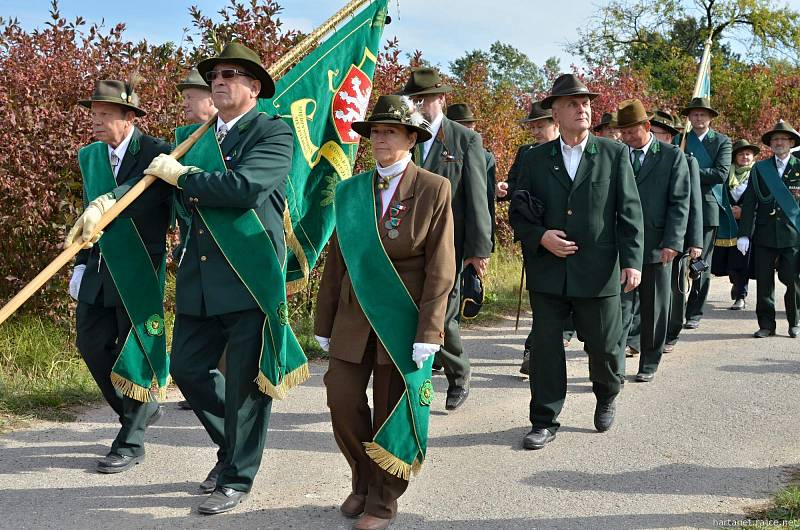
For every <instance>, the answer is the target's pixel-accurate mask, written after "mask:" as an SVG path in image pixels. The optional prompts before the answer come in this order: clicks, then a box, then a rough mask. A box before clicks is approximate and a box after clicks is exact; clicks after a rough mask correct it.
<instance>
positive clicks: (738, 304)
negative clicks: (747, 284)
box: [728, 298, 747, 311]
mask: <svg viewBox="0 0 800 530" xmlns="http://www.w3.org/2000/svg"><path fill="white" fill-rule="evenodd" d="M745 307H747V303H746V302H745V301H744V298H737V299H736V301H735V302H734V303H733V305H732V306H730V307H729V308H728V309H730V310H731V311H741V310H743V309H744V308H745Z"/></svg>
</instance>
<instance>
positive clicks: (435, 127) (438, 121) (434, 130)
mask: <svg viewBox="0 0 800 530" xmlns="http://www.w3.org/2000/svg"><path fill="white" fill-rule="evenodd" d="M442 118H444V114H439V115H438V116H437V117H435V118H434V119H433V122H432V123H431V134H432V136H431V139H430V140H427V141H425V142H424V143H423V144H422V161H423V162H424V161H425V159H426V158H428V153H429V152H430V150H431V147H433V142H435V141H436V135H437V134H439V128H440V127H441V126H442Z"/></svg>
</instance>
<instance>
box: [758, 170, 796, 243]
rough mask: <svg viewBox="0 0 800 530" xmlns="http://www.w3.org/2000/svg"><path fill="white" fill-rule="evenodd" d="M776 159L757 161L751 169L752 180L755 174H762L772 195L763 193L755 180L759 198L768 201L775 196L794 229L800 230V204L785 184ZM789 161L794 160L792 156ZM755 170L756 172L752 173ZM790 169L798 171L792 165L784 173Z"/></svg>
mask: <svg viewBox="0 0 800 530" xmlns="http://www.w3.org/2000/svg"><path fill="white" fill-rule="evenodd" d="M774 160H775V159H774V158H768V159H767V160H761V161H760V162H757V163H756V164H755V165H754V166H753V169H752V171H751V174H750V180H751V182H752V181H753V177H754V176H757V175H761V178H762V179H763V180H764V183H765V184H766V185H767V188H768V189H769V192H770V195H772V197H768V196H766V195H765V194H763V193H761V190H760V189H759V186H758V182H753V188H754V190H755V192H756V196H757V198H758V199H759V200H760V201H762V202H768V201H769V199H771V198H774V199H775V202H776V203H778V206H780V208H781V209H782V210H783V213H784V214H785V215H786V218H787V219H789V222H790V223H792V226H793V227H794V229H795V230H797V231H800V206H798V204H797V199H795V198H794V195H792V192H791V191H789V188H787V187H786V184H784V182H783V179H781V177H780V175H778V168H776V167H775V162H774ZM789 162H790V163H791V162H792V158H789ZM753 171H754V172H755V174H753V173H752V172H753ZM789 171H797V169H796V168H795V167H794V165H791V166H789V167H787V168H786V169H785V170H784V174H786V173H788V172H789Z"/></svg>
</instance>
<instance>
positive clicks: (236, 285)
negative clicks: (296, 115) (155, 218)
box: [175, 108, 294, 316]
mask: <svg viewBox="0 0 800 530" xmlns="http://www.w3.org/2000/svg"><path fill="white" fill-rule="evenodd" d="M220 147H221V150H222V155H223V158H224V160H225V166H226V167H227V171H225V172H199V173H189V174H187V175H183V176H181V177H180V179H179V181H178V184H179V186H180V188H181V189H179V190H178V194H177V201H178V204H179V209H178V211H179V216H178V218H179V224H180V230H181V245H180V246H179V247H178V248H177V249H176V251H175V258H176V259H180V254H181V252H182V250H183V249H184V248H185V249H186V252H185V254H184V256H183V261H182V262H181V264H180V267H178V277H177V286H176V301H175V303H176V309H177V312H178V313H183V314H187V315H195V316H207V315H209V316H210V315H220V314H224V313H233V312H235V311H243V310H246V309H255V308H257V307H258V304H257V303H256V301H255V299H254V298H253V296H252V295H251V294H250V292H249V291H248V290H247V288H246V287H245V285H244V283H243V282H242V281H241V280H240V279H239V277H238V276H237V274H236V272H235V271H234V270H233V268H232V267H231V266H230V265H229V264H228V261H227V259H226V258H225V256H224V255H223V254H222V251H220V249H219V247H218V246H217V244H216V242H215V241H214V239H213V238H212V237H211V234H210V233H209V232H208V228H207V227H206V226H205V224H204V223H203V221H202V219H201V218H200V216H199V215H198V214H197V212H196V210H195V207H197V206H204V207H211V208H215V207H228V208H242V209H253V210H255V212H256V214H257V215H258V218H259V219H260V220H261V223H262V224H263V225H264V228H265V229H266V231H267V234H268V235H269V238H270V240H271V241H272V244H273V245H274V246H275V251H276V252H277V254H278V261H280V263H282V264H283V263H284V260H285V257H286V242H285V240H284V233H283V210H284V208H285V197H286V179H287V176H288V174H289V169H290V167H291V164H292V151H293V148H294V137H293V135H292V130H291V129H290V128H289V126H288V125H286V124H285V123H284V122H283V121H281V120H279V119H278V118H277V117H269V116H267V115H266V114H263V113H259V112H258V111H257V110H256V109H255V108H253V109H252V110H250V111H249V112H247V114H245V115H244V116H242V118H241V119H240V120H239V121H238V122H236V125H235V126H234V127H233V128H232V129H231V130H230V132H228V134H227V135H226V136H225V139H224V140H223V141H222V145H221V146H220Z"/></svg>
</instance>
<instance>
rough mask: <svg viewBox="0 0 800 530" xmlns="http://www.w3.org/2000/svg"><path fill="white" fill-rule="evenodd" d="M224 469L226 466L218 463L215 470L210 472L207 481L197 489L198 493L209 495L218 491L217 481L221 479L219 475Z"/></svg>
mask: <svg viewBox="0 0 800 530" xmlns="http://www.w3.org/2000/svg"><path fill="white" fill-rule="evenodd" d="M223 467H225V466H224V465H223V464H222V462H217V463H216V464H215V465H214V468H213V469H212V470H211V471H209V472H208V476H207V477H206V479H205V480H204V481H203V482H201V483H200V486H198V487H197V491H198V493H203V494H207V493H211V492H213V491H214V490H215V489H217V479H218V478H219V474H220V472H221V471H222V468H223Z"/></svg>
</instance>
